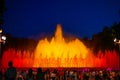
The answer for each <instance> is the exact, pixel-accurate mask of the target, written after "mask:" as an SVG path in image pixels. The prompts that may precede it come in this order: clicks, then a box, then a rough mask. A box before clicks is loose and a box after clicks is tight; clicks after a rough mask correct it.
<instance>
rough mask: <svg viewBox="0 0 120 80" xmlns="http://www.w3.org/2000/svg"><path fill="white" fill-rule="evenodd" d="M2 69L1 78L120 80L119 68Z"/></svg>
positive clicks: (8, 79) (5, 79) (20, 79)
mask: <svg viewBox="0 0 120 80" xmlns="http://www.w3.org/2000/svg"><path fill="white" fill-rule="evenodd" d="M8 65H9V68H8V69H6V70H3V69H0V80H120V71H119V70H90V69H88V70H84V69H81V70H78V69H72V68H69V69H67V68H65V69H57V68H52V69H51V68H44V69H43V68H36V69H33V68H29V69H16V68H14V67H13V66H12V62H10V63H9V64H8Z"/></svg>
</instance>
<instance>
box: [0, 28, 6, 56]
mask: <svg viewBox="0 0 120 80" xmlns="http://www.w3.org/2000/svg"><path fill="white" fill-rule="evenodd" d="M5 41H6V36H2V28H0V57H1V54H2V52H1V43H5Z"/></svg>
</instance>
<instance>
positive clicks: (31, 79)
mask: <svg viewBox="0 0 120 80" xmlns="http://www.w3.org/2000/svg"><path fill="white" fill-rule="evenodd" d="M26 80H34V74H33V70H32V68H30V69H29V70H28V74H27V76H26Z"/></svg>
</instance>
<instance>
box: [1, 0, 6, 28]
mask: <svg viewBox="0 0 120 80" xmlns="http://www.w3.org/2000/svg"><path fill="white" fill-rule="evenodd" d="M5 10H6V8H5V0H0V26H2V25H3V24H4V12H5Z"/></svg>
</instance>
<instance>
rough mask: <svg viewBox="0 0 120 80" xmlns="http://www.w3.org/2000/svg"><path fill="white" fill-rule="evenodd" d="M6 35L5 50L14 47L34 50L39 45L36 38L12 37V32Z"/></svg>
mask: <svg viewBox="0 0 120 80" xmlns="http://www.w3.org/2000/svg"><path fill="white" fill-rule="evenodd" d="M6 37H7V41H6V43H5V48H4V50H7V49H9V48H12V49H15V50H21V51H24V50H28V51H31V52H33V51H34V49H35V48H36V46H37V41H35V40H34V39H27V38H18V37H12V36H11V35H10V34H6Z"/></svg>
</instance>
